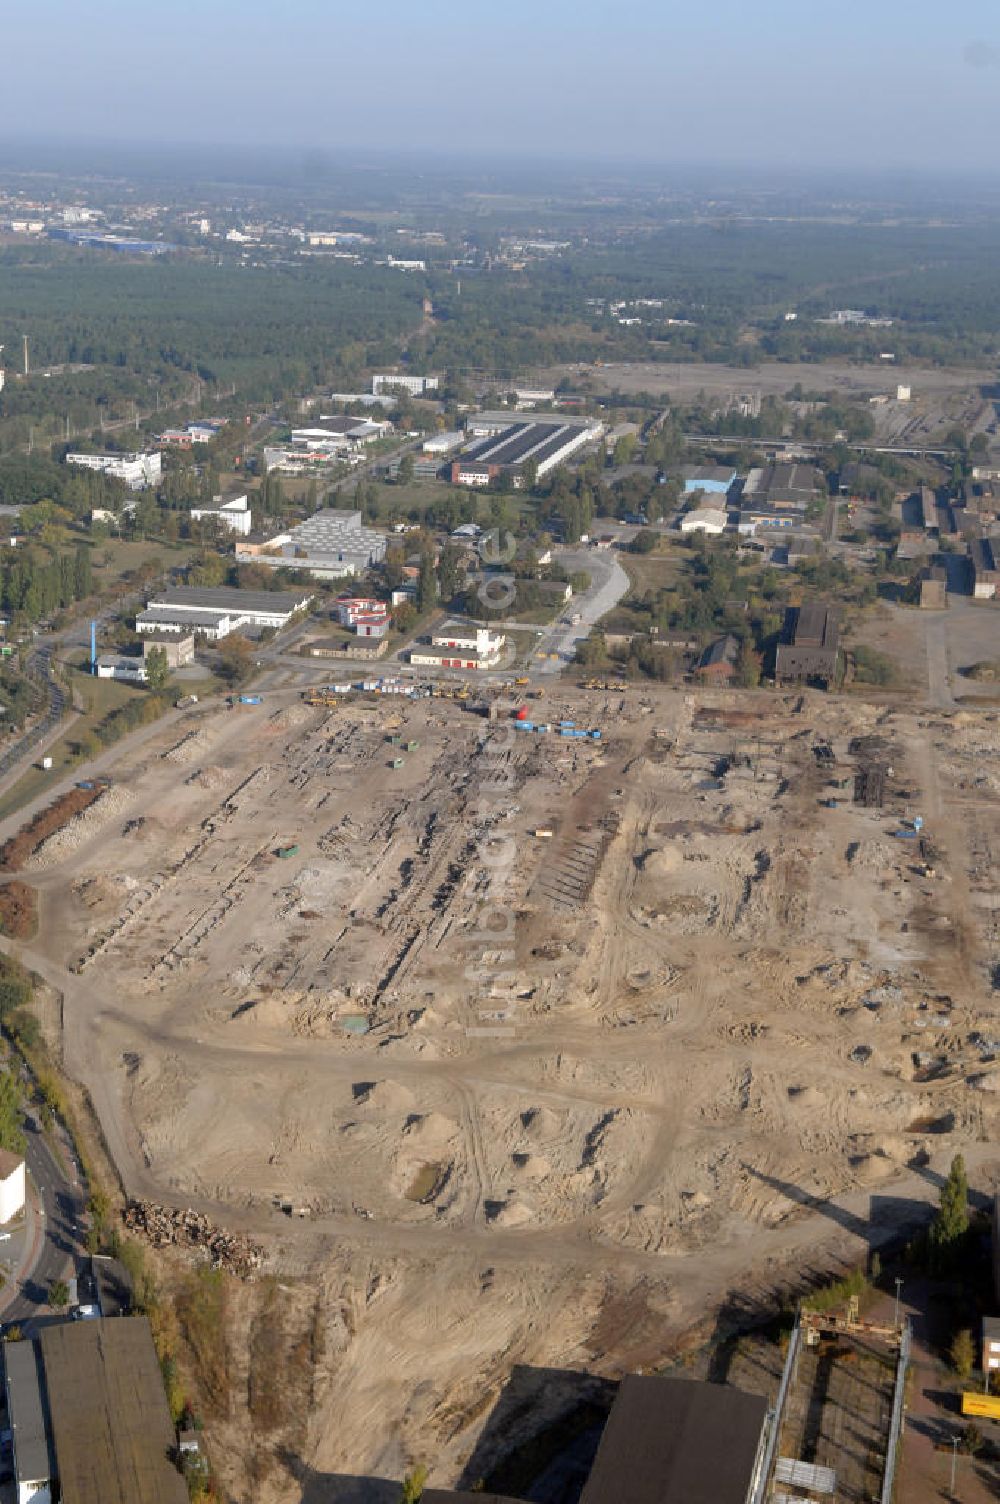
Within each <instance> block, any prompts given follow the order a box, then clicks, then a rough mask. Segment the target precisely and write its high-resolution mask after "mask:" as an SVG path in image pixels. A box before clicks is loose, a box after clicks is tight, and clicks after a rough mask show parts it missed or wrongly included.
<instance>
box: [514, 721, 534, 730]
mask: <svg viewBox="0 0 1000 1504" xmlns="http://www.w3.org/2000/svg"><path fill="white" fill-rule="evenodd" d="M514 725H515V726H516V727H517V729H518V731H534V729H535V723H534V721H515V722H514Z"/></svg>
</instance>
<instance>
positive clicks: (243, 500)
mask: <svg viewBox="0 0 1000 1504" xmlns="http://www.w3.org/2000/svg"><path fill="white" fill-rule="evenodd" d="M191 520H192V522H214V523H215V524H216V526H217V527H219V528H221V529H223V530H224V531H225V532H228V533H239V534H240V535H241V536H242V537H246V535H247V534H248V533H249V531H250V527H251V523H252V520H253V519H252V517H251V514H250V498H249V497H248V496H247V494H246V492H241V493H240V494H239V495H236V496H213V497H212V505H211V506H210V507H192V508H191Z"/></svg>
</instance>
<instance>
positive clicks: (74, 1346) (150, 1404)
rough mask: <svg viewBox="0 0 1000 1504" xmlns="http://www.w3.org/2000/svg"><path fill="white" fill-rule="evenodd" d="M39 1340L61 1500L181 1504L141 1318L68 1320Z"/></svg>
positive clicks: (170, 1436) (159, 1385)
mask: <svg viewBox="0 0 1000 1504" xmlns="http://www.w3.org/2000/svg"><path fill="white" fill-rule="evenodd" d="M40 1340H41V1348H42V1356H43V1359H44V1362H45V1378H46V1383H47V1385H48V1393H49V1403H50V1408H51V1415H52V1437H53V1441H54V1444H55V1454H56V1467H57V1470H58V1475H59V1480H60V1483H61V1486H62V1499H63V1504H186V1501H187V1496H188V1494H187V1488H186V1486H185V1484H184V1481H183V1479H182V1478H181V1475H180V1473H179V1472H178V1471H177V1469H176V1468H175V1467H174V1466H173V1464H172V1463H171V1461H170V1455H169V1454H170V1451H171V1449H172V1447H173V1445H174V1428H173V1424H172V1422H171V1419H170V1411H169V1409H168V1408H167V1399H166V1394H165V1393H164V1389H163V1378H162V1375H161V1373H160V1365H159V1362H158V1361H157V1357H156V1351H155V1349H154V1347H153V1338H152V1335H151V1333H150V1330H149V1322H148V1321H147V1320H146V1318H145V1316H123V1317H121V1318H120V1319H119V1320H117V1321H70V1322H66V1323H64V1324H62V1325H59V1326H50V1327H46V1328H45V1329H44V1330H43V1332H42V1335H41V1339H40Z"/></svg>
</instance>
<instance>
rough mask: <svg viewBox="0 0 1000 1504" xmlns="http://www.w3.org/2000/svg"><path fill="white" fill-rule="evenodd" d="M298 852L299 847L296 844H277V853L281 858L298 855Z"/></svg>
mask: <svg viewBox="0 0 1000 1504" xmlns="http://www.w3.org/2000/svg"><path fill="white" fill-rule="evenodd" d="M298 854H299V848H298V847H297V846H279V847H278V855H279V856H280V857H281V858H283V859H284V858H286V857H290V856H298Z"/></svg>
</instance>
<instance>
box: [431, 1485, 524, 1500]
mask: <svg viewBox="0 0 1000 1504" xmlns="http://www.w3.org/2000/svg"><path fill="white" fill-rule="evenodd" d="M420 1504H520V1501H519V1500H518V1499H511V1498H508V1496H507V1495H506V1494H482V1493H471V1494H469V1493H452V1491H451V1490H450V1489H448V1488H425V1489H424V1491H423V1493H422V1494H421V1495H420Z"/></svg>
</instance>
